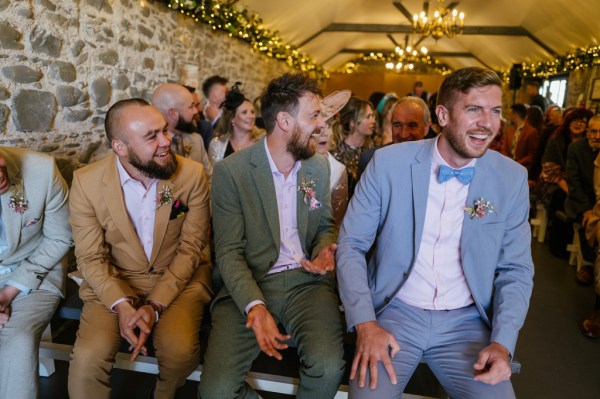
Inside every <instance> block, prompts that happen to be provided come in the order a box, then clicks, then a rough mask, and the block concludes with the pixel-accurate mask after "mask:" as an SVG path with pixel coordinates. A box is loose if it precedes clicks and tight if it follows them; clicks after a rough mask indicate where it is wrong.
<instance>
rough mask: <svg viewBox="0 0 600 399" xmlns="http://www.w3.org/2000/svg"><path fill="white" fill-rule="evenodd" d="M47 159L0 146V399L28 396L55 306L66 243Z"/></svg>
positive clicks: (33, 392) (59, 196)
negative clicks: (41, 344) (43, 334)
mask: <svg viewBox="0 0 600 399" xmlns="http://www.w3.org/2000/svg"><path fill="white" fill-rule="evenodd" d="M67 192H68V191H67V184H66V183H65V181H64V180H63V178H62V177H61V175H60V173H59V171H58V169H57V168H56V165H55V163H54V160H53V159H52V158H51V157H49V156H47V155H42V154H38V153H36V152H33V151H28V150H24V149H20V148H9V147H0V203H1V204H0V214H1V218H0V398H11V399H20V398H35V397H36V396H37V391H38V378H37V369H38V352H39V343H40V337H41V335H42V332H43V331H44V329H45V328H46V326H47V325H48V323H49V322H50V319H51V318H52V315H53V314H54V311H55V310H56V307H57V306H58V302H59V301H60V298H61V295H62V292H63V287H64V280H65V271H66V267H65V263H64V262H61V260H63V258H64V255H65V254H66V253H67V251H68V249H69V247H70V246H71V245H72V241H71V226H69V223H68V221H67V219H68V217H69V207H68V206H67Z"/></svg>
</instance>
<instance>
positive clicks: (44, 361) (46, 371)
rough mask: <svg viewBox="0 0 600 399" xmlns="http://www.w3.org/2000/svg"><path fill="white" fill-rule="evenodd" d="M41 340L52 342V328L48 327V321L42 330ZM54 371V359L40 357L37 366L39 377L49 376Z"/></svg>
mask: <svg viewBox="0 0 600 399" xmlns="http://www.w3.org/2000/svg"><path fill="white" fill-rule="evenodd" d="M41 341H42V342H52V328H51V327H50V323H48V327H46V329H45V330H44V332H43V334H42V339H41ZM55 371H56V369H55V368H54V359H51V358H47V357H40V365H39V368H38V374H39V376H40V377H50V376H51V375H52V374H54V372H55Z"/></svg>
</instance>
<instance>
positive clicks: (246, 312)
mask: <svg viewBox="0 0 600 399" xmlns="http://www.w3.org/2000/svg"><path fill="white" fill-rule="evenodd" d="M256 305H265V307H266V306H267V305H266V304H265V303H264V302H263V301H261V300H259V299H257V300H255V301H252V302H250V303H249V304H248V305H246V307H245V308H244V313H245V314H246V315H248V312H249V311H250V309H252V308H253V307H255V306H256Z"/></svg>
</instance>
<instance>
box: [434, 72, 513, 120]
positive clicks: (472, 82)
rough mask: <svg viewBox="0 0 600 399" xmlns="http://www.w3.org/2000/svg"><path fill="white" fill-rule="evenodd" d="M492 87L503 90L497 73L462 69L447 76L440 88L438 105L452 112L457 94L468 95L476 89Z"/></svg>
mask: <svg viewBox="0 0 600 399" xmlns="http://www.w3.org/2000/svg"><path fill="white" fill-rule="evenodd" d="M492 85H493V86H498V87H500V88H502V82H501V81H500V78H499V77H498V74H497V73H496V72H494V71H492V70H490V69H484V68H478V67H469V68H461V69H459V70H456V71H454V72H452V73H451V74H450V75H448V76H446V78H445V79H444V81H443V82H442V85H441V86H440V91H439V93H438V98H437V103H438V105H443V106H444V107H446V108H447V109H449V110H451V109H452V107H453V106H454V103H455V102H456V93H457V92H460V93H463V94H466V93H467V92H468V91H469V90H471V89H472V88H474V87H485V86H492Z"/></svg>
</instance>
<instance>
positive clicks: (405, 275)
mask: <svg viewBox="0 0 600 399" xmlns="http://www.w3.org/2000/svg"><path fill="white" fill-rule="evenodd" d="M402 277H403V278H404V279H405V280H406V279H407V278H408V273H406V272H404V274H403V275H402Z"/></svg>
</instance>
